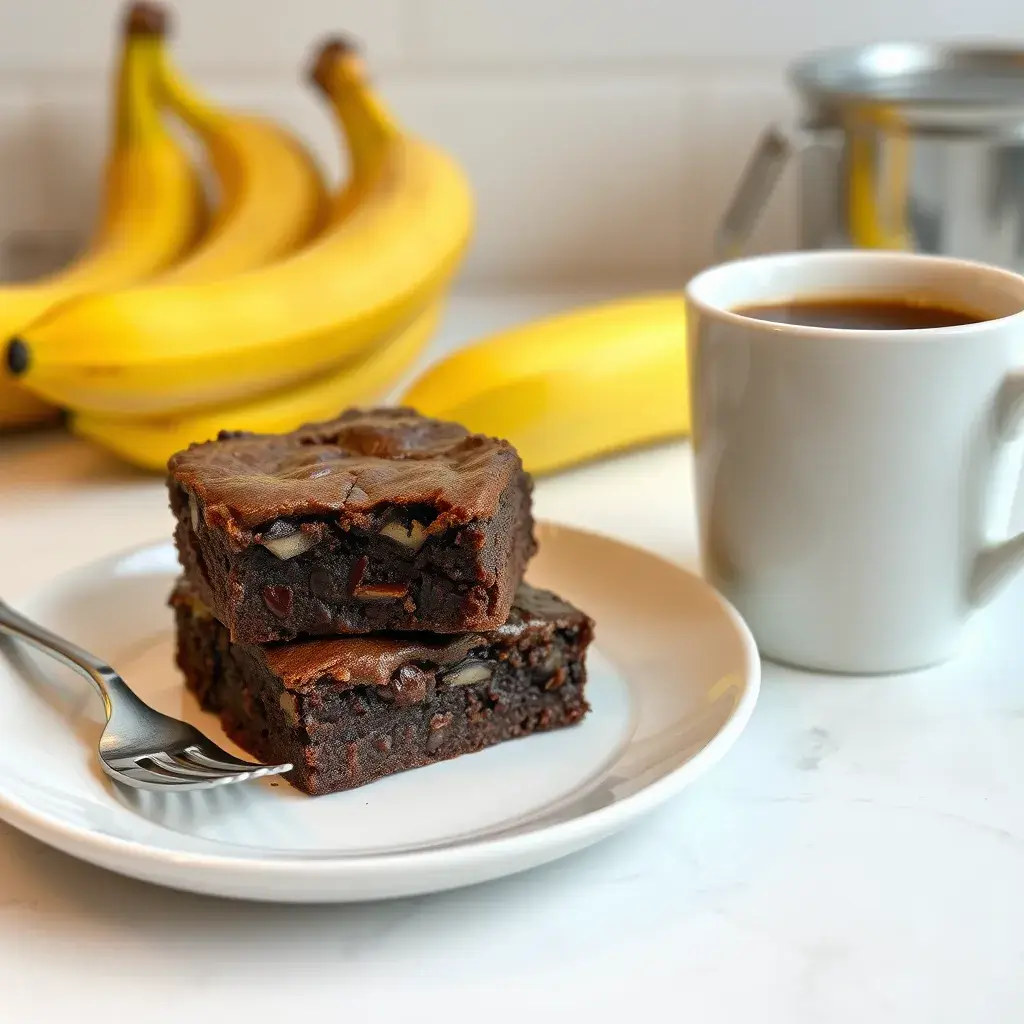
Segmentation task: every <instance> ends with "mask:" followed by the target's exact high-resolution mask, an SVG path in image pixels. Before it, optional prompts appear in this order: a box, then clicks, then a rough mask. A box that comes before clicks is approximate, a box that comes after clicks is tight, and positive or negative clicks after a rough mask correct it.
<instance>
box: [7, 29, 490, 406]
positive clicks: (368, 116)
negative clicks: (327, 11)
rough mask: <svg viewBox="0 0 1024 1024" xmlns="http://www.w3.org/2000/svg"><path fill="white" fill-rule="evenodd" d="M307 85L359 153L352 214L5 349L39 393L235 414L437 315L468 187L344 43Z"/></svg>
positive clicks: (64, 314)
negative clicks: (238, 269) (362, 167)
mask: <svg viewBox="0 0 1024 1024" xmlns="http://www.w3.org/2000/svg"><path fill="white" fill-rule="evenodd" d="M313 79H314V81H315V82H316V83H317V84H318V85H319V86H320V88H321V89H322V90H323V92H324V93H325V94H326V96H327V98H328V99H329V100H330V102H331V104H332V106H333V107H334V109H335V112H336V114H337V116H338V118H339V119H340V121H341V123H342V125H343V126H344V130H345V133H346V136H347V137H348V138H350V139H352V140H353V145H354V147H355V145H356V143H357V141H358V142H359V144H360V149H361V151H362V152H363V153H364V154H366V155H365V156H364V162H365V164H366V166H367V169H368V170H367V180H366V182H365V186H364V188H365V191H364V192H363V194H361V195H360V197H359V200H358V202H357V203H355V204H354V209H352V210H351V212H350V213H349V214H348V215H347V216H345V217H343V218H342V219H341V221H340V222H339V223H336V224H334V225H333V226H331V227H330V228H329V229H327V230H325V231H324V232H322V233H321V234H320V235H319V236H317V238H316V239H314V240H313V241H312V242H311V243H310V244H309V245H308V246H307V247H306V248H304V249H302V250H301V251H300V252H298V253H297V254H295V255H293V256H290V257H287V258H285V259H283V260H281V261H279V262H277V263H274V264H272V265H270V266H268V267H265V268H261V269H257V270H252V271H249V272H248V273H245V274H240V275H236V276H234V277H230V278H227V279H223V280H217V281H210V282H203V283H201V284H196V285H181V286H174V287H157V288H138V289H131V290H130V291H127V292H121V293H111V294H106V295H97V296H92V297H89V298H85V299H82V300H80V301H77V302H75V303H72V304H68V305H67V306H65V307H64V308H62V309H61V311H60V313H59V315H56V316H53V317H50V318H48V319H47V320H46V321H45V322H43V323H40V324H37V325H34V326H33V327H32V329H31V330H29V331H27V332H25V333H24V334H23V335H22V336H21V338H20V339H18V340H16V341H15V342H12V344H11V345H10V346H9V348H8V362H9V363H10V364H12V365H14V364H16V365H17V367H19V368H20V369H21V372H22V375H23V380H24V382H25V383H26V384H27V385H28V386H29V387H30V388H32V390H34V391H35V392H36V393H37V394H39V395H42V396H45V397H47V398H50V399H52V400H55V401H59V402H61V403H64V404H66V405H68V406H70V407H72V408H74V409H76V410H78V411H91V412H97V413H103V414H106V415H118V414H121V415H125V414H127V415H136V416H138V415H154V414H164V413H169V412H176V411H180V410H183V409H189V408H195V407H199V406H202V405H212V404H215V403H221V402H226V401H238V400H241V399H244V398H247V397H251V396H253V395H256V394H261V393H265V392H266V391H268V390H271V389H273V388H279V387H283V386H286V385H287V384H288V383H289V382H291V381H298V380H302V379H303V378H308V377H309V376H311V375H312V374H315V373H316V372H317V371H319V370H322V369H326V368H328V367H331V366H336V365H338V364H339V363H340V362H342V361H343V360H345V359H349V358H352V357H353V356H355V355H357V354H358V353H359V352H360V351H362V350H364V349H366V348H368V347H369V346H370V345H372V344H374V343H375V342H377V341H379V339H381V338H382V337H386V336H387V335H388V334H390V333H392V332H394V331H395V330H398V329H400V328H401V327H402V326H404V325H406V324H408V323H410V322H411V321H412V320H413V319H414V318H415V316H416V315H417V313H418V312H419V311H420V310H422V309H424V308H425V307H426V306H427V305H428V304H429V303H431V302H433V301H436V299H437V298H438V296H439V295H440V293H441V292H442V291H443V289H444V287H445V285H446V284H447V283H448V281H449V279H450V277H451V276H452V274H453V273H454V271H455V269H456V268H457V265H458V263H459V261H460V259H461V256H462V253H463V251H464V248H465V245H466V243H467V241H468V238H469V235H470V229H471V222H472V214H473V204H472V200H471V196H470V192H469V188H468V185H467V182H466V180H465V177H464V175H463V174H462V172H461V171H460V170H459V168H458V167H457V165H456V164H455V163H454V161H452V160H451V159H450V158H449V157H448V156H447V155H446V154H444V153H443V152H441V151H440V150H439V149H437V148H436V147H434V146H432V145H429V144H427V143H425V142H423V141H420V140H419V139H416V138H413V137H411V136H408V135H406V134H405V133H404V132H402V131H401V130H399V128H398V127H397V125H396V124H395V123H394V121H392V119H391V118H390V116H389V115H388V113H387V112H386V111H385V110H384V109H383V107H382V106H381V104H380V102H379V101H378V99H377V97H376V96H375V95H374V94H373V92H372V91H371V90H370V88H369V86H368V85H367V83H366V81H365V78H364V73H363V68H362V63H361V62H360V60H359V59H358V58H357V56H356V55H355V53H354V52H353V51H352V50H351V49H350V48H349V47H348V46H347V45H345V44H344V43H340V42H332V43H330V44H328V45H327V46H325V47H324V48H323V49H322V51H321V53H320V55H319V58H318V60H317V62H316V66H315V69H314V72H313ZM344 201H345V202H350V201H351V197H347V198H346V200H344ZM335 212H336V213H337V211H335Z"/></svg>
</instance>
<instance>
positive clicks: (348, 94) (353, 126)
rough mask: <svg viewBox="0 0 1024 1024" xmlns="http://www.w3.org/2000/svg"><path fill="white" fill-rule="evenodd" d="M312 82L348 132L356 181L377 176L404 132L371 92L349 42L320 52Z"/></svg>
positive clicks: (331, 44)
mask: <svg viewBox="0 0 1024 1024" xmlns="http://www.w3.org/2000/svg"><path fill="white" fill-rule="evenodd" d="M310 79H311V80H312V82H313V83H314V84H315V85H316V86H317V87H318V88H319V89H320V91H321V92H322V93H323V95H324V97H325V98H326V100H327V101H328V103H330V104H331V106H332V107H333V108H334V111H335V113H336V114H337V116H338V120H339V121H340V122H341V124H342V126H343V127H344V129H345V134H346V136H347V137H348V141H349V149H350V151H351V161H352V174H353V177H354V178H356V179H365V178H369V177H372V176H374V175H375V174H376V173H377V169H378V167H379V166H380V161H381V158H382V156H383V154H384V153H385V152H386V151H387V149H388V147H389V145H390V144H392V143H393V142H394V141H395V140H397V139H398V138H400V137H401V135H402V130H401V128H400V127H399V126H398V124H397V122H396V121H395V119H394V118H393V117H392V116H391V113H390V112H389V111H388V110H387V108H386V107H385V106H384V104H383V103H381V101H380V100H379V99H378V97H377V96H376V94H375V93H374V92H373V91H372V90H371V89H370V88H369V85H368V83H367V80H366V71H365V68H364V66H363V62H362V60H361V58H360V57H359V54H358V53H357V52H356V50H355V48H354V47H353V46H352V45H351V44H350V43H348V42H346V41H345V40H341V39H332V40H330V41H329V42H327V43H326V44H325V45H324V46H323V47H322V48H321V49H320V52H319V53H318V55H317V58H316V60H315V62H314V64H313V68H312V70H311V72H310Z"/></svg>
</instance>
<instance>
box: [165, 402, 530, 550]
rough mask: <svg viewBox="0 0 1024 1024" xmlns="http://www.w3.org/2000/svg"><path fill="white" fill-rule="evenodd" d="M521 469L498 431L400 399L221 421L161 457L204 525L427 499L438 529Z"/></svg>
mask: <svg viewBox="0 0 1024 1024" xmlns="http://www.w3.org/2000/svg"><path fill="white" fill-rule="evenodd" d="M521 469H522V463H521V462H520V459H519V455H518V453H517V452H516V450H515V449H514V448H513V447H512V445H510V444H509V443H508V442H507V441H501V440H498V439H497V438H493V437H485V436H483V435H482V434H471V433H469V431H467V430H466V429H465V428H464V427H462V426H460V425H459V424H457V423H447V422H444V421H442V420H434V419H428V418H427V417H425V416H420V415H419V414H418V413H417V412H416V411H415V410H413V409H407V408H378V409H365V410H363V409H350V410H348V411H347V412H345V413H343V414H342V415H341V416H339V417H338V418H337V419H334V420H328V421H326V422H324V423H309V424H306V425H305V426H302V427H299V428H298V429H297V430H293V431H292V432H291V433H288V434H252V433H246V432H241V431H238V432H233V431H221V433H220V435H219V436H218V438H217V440H216V441H207V442H206V443H204V444H193V445H191V446H190V447H189V448H188V449H186V450H185V451H182V452H178V453H177V454H176V455H173V456H172V457H171V459H170V462H169V463H168V470H169V472H170V478H171V480H172V482H174V483H177V484H178V485H180V486H181V487H183V488H184V489H185V490H186V491H187V492H188V493H189V494H190V495H194V496H195V498H196V499H197V500H198V501H199V502H200V503H201V505H202V507H203V510H204V513H205V517H206V521H207V522H208V523H209V524H210V525H220V526H223V527H226V528H228V529H229V530H230V529H231V528H232V527H234V528H235V529H238V530H242V531H248V530H252V529H254V528H255V527H258V526H260V525H261V524H264V523H267V522H270V521H271V520H273V519H277V518H279V517H293V516H316V515H321V514H328V515H330V516H331V517H332V518H335V519H337V520H339V521H341V522H342V523H343V524H344V523H349V524H351V525H360V524H361V521H362V519H363V518H364V517H365V516H366V515H367V514H369V513H372V511H373V510H374V509H375V508H377V507H379V506H381V505H385V504H388V505H421V506H428V507H430V508H432V509H433V510H434V512H435V513H436V519H435V520H434V522H433V523H432V524H431V531H432V532H435V531H440V530H443V529H447V528H448V527H450V526H458V525H461V524H464V523H468V522H471V521H473V520H478V519H489V518H490V517H491V516H493V515H494V513H495V511H496V510H497V506H498V499H499V498H500V496H501V493H502V491H504V490H505V488H506V487H507V486H508V484H509V482H510V481H511V480H512V479H513V478H514V477H515V476H516V475H517V474H518V473H520V472H521Z"/></svg>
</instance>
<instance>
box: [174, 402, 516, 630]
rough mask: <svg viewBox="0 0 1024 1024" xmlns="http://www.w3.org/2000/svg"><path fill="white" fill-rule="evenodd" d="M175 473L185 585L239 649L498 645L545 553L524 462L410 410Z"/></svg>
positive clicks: (232, 440) (240, 449)
mask: <svg viewBox="0 0 1024 1024" xmlns="http://www.w3.org/2000/svg"><path fill="white" fill-rule="evenodd" d="M169 472H170V477H169V481H168V483H169V487H170V494H171V508H172V510H173V512H174V514H175V516H176V517H177V526H176V529H175V542H176V543H177V546H178V554H179V558H180V560H181V564H182V567H183V568H184V570H185V574H186V575H187V576H188V578H189V579H190V580H191V581H192V582H193V583H194V584H195V586H196V587H197V588H198V590H199V593H200V596H201V597H202V599H203V601H204V602H205V603H206V604H207V605H208V606H209V607H210V609H211V610H212V611H213V614H214V615H215V616H216V617H217V618H218V619H220V621H221V622H222V623H224V625H225V626H227V627H228V629H229V630H230V631H231V636H232V638H233V639H234V640H238V641H244V642H245V643H266V642H271V641H278V640H291V639H293V638H295V637H297V636H302V635H330V634H347V633H371V632H376V631H380V630H427V631H431V632H438V633H458V632H464V631H467V630H481V629H493V628H494V627H496V626H500V625H501V624H502V623H503V622H504V621H505V619H506V618H507V617H508V613H509V609H510V608H511V607H512V598H513V596H514V594H515V591H516V587H517V586H518V585H519V583H520V581H521V579H522V577H523V572H524V571H525V569H526V564H527V562H528V561H529V560H530V557H531V556H532V555H533V553H534V551H535V550H536V545H535V542H534V537H533V517H532V514H531V498H532V481H531V479H530V477H529V476H528V474H527V473H526V472H525V471H524V470H523V466H522V462H521V461H520V458H519V455H518V454H517V453H516V450H515V449H514V448H513V447H512V446H511V445H510V444H509V443H508V442H507V441H500V440H497V439H496V438H492V437H484V436H482V435H480V434H470V433H469V432H468V431H466V429H465V428H464V427H461V426H459V425H458V424H455V423H445V422H442V421H440V420H432V419H427V418H425V417H423V416H420V415H419V414H418V413H416V412H414V411H413V410H411V409H404V408H384V409H371V410H365V411H363V410H350V411H348V412H346V413H344V414H343V415H342V416H340V417H339V418H338V419H336V420H331V421H328V422H325V423H313V424H308V425H306V426H303V427H300V428H299V429H297V430H295V431H293V432H292V433H290V434H247V433H228V432H223V433H222V434H221V435H220V437H219V438H218V440H216V441H209V442H207V443H205V444H194V445H192V446H191V447H189V448H188V449H187V450H186V451H183V452H179V453H178V454H177V455H174V456H172V458H171V460H170V463H169Z"/></svg>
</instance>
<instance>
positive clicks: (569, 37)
mask: <svg viewBox="0 0 1024 1024" xmlns="http://www.w3.org/2000/svg"><path fill="white" fill-rule="evenodd" d="M422 7H423V12H422V13H421V15H420V18H421V21H422V25H423V32H422V35H421V37H420V38H419V40H418V41H417V42H418V46H419V47H421V48H422V51H423V52H424V53H425V54H426V55H428V56H429V57H431V58H433V59H435V60H437V61H438V62H440V63H445V62H447V61H458V62H459V63H462V64H469V65H476V66H480V65H487V64H488V63H490V62H494V61H500V62H502V63H503V64H509V65H516V64H524V65H532V64H536V63H537V62H540V61H559V62H565V63H574V64H581V63H584V64H594V63H602V62H604V63H610V64H623V65H627V66H631V65H634V64H637V63H642V62H644V61H651V60H656V61H662V62H664V61H672V60H683V59H698V60H706V59H708V58H715V59H716V60H718V59H725V60H726V61H729V60H731V59H736V58H748V57H784V58H787V59H788V58H789V57H790V56H792V55H793V54H795V53H798V52H800V51H802V50H804V49H807V48H817V47H821V46H835V45H846V44H848V43H858V42H865V41H872V40H874V39H877V38H879V37H888V38H894V37H901V38H907V37H913V38H928V39H936V38H941V37H943V36H947V35H949V36H960V35H975V36H991V37H993V38H996V39H999V40H1002V41H1005V39H1006V37H1007V36H1011V35H1016V36H1022V35H1024V8H1022V7H1020V6H1019V5H1017V4H1014V3H1013V2H1012V0H975V2H973V3H961V2H959V0H898V2H894V0H857V2H856V3H837V2H830V0H776V2H774V3H771V2H765V0H760V2H758V0H713V2H712V3H706V4H699V5H698V4H693V3H686V2H684V0H557V2H552V0H515V2H509V0H425V2H423V5H422Z"/></svg>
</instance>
